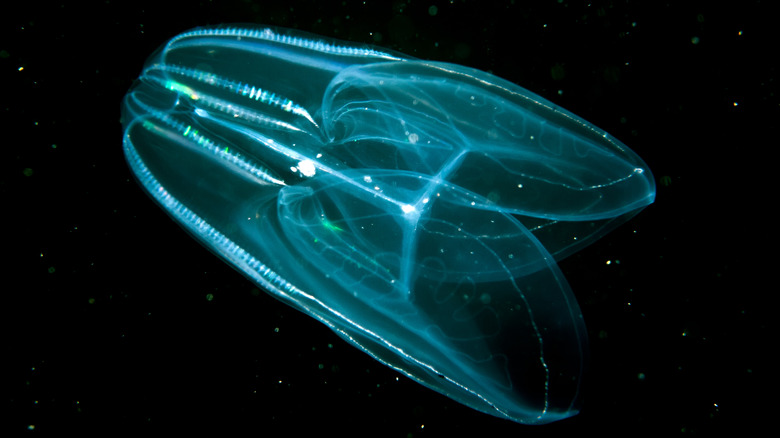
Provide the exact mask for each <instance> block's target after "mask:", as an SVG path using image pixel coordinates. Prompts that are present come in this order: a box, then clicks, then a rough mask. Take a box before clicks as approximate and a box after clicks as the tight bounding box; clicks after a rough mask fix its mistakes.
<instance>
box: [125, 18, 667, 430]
mask: <svg viewBox="0 0 780 438" xmlns="http://www.w3.org/2000/svg"><path fill="white" fill-rule="evenodd" d="M122 123H123V125H124V151H125V155H126V157H127V161H128V163H129V165H130V168H131V169H132V171H133V173H134V174H135V175H136V177H137V178H138V180H139V181H140V183H141V185H142V186H143V187H144V189H145V190H146V191H147V192H148V193H149V194H150V195H151V196H152V198H153V199H154V200H155V201H157V202H158V203H159V204H160V205H161V206H162V208H163V209H165V211H167V212H168V214H170V215H171V216H172V217H173V218H174V219H175V220H176V221H177V222H178V223H179V224H181V226H182V227H184V228H185V229H186V230H187V231H189V232H190V233H192V234H193V235H194V236H196V238H197V239H198V240H200V242H201V243H202V244H203V245H205V246H206V247H208V248H209V249H210V250H212V251H213V252H215V253H216V254H218V255H219V256H220V257H222V258H223V259H225V260H226V261H227V262H228V263H230V264H231V265H233V266H234V267H235V268H236V269H237V270H239V271H240V272H242V273H243V274H244V275H246V276H247V277H249V278H250V279H251V280H252V281H254V282H255V283H257V284H258V285H259V286H261V287H262V288H263V289H265V290H266V291H268V292H269V293H270V294H271V295H273V296H274V297H276V298H278V299H279V300H281V301H283V302H285V303H287V304H289V305H291V306H293V307H295V308H297V309H298V310H300V311H302V312H304V313H306V314H308V315H310V316H312V317H314V318H316V319H317V320H319V321H321V322H322V323H324V324H325V325H327V326H328V327H330V328H331V329H332V330H334V331H335V332H336V333H337V334H338V335H339V336H341V337H342V338H343V339H344V340H346V341H347V342H349V343H350V344H352V345H354V346H356V347H357V348H359V349H361V350H363V351H364V352H366V353H368V354H369V355H371V356H372V357H374V358H375V359H377V360H378V361H380V362H382V363H384V364H386V365H388V366H390V367H392V368H393V369H395V370H398V371H399V372H401V373H403V374H405V375H406V376H408V377H410V378H412V379H414V380H416V381H418V382H420V383H422V384H423V385H425V386H427V387H429V388H431V389H434V390H436V391H438V392H440V393H442V394H444V395H446V396H447V397H450V398H452V399H454V400H457V401H458V402H460V403H463V404H465V405H467V406H470V407H472V408H474V409H477V410H479V411H482V412H485V413H488V414H491V415H495V416H497V417H502V418H507V419H510V420H514V421H517V422H520V423H528V424H540V423H547V422H550V421H555V420H558V419H561V418H565V417H568V416H571V415H574V414H576V412H577V410H578V406H579V401H578V400H579V395H580V391H581V387H582V383H581V382H582V374H583V368H584V365H585V358H586V356H587V334H586V330H585V325H584V322H583V318H582V314H581V312H580V309H579V306H578V305H577V302H576V300H575V298H574V296H573V294H572V292H571V290H570V288H569V285H568V284H567V282H566V279H565V278H564V277H563V275H562V274H561V272H560V270H559V269H558V266H557V264H556V260H560V259H562V258H564V257H566V256H567V255H570V254H572V253H574V252H575V251H578V250H580V249H581V248H583V247H584V246H586V245H588V244H589V243H591V242H593V241H594V240H596V239H598V238H599V237H601V236H603V235H604V234H605V233H607V232H608V231H609V230H611V229H613V228H614V227H615V226H617V225H618V224H620V223H622V222H624V221H626V220H627V219H628V218H630V217H631V216H633V215H634V214H636V213H638V212H639V211H640V210H641V209H642V208H643V207H645V206H647V205H648V204H650V203H652V202H653V200H654V198H655V185H654V182H653V177H652V175H651V173H650V170H649V169H648V167H647V165H646V164H645V163H644V162H643V161H642V160H641V159H640V158H639V157H638V156H637V155H636V154H635V153H634V152H632V151H631V150H630V149H629V148H628V147H626V146H625V145H624V144H623V143H621V142H620V141H618V140H616V139H615V138H613V137H611V136H610V135H608V134H607V133H605V132H604V131H602V130H601V129H599V128H597V127H595V126H593V125H591V124H590V123H588V122H586V121H585V120H583V119H581V118H579V117H577V116H575V115H573V114H571V113H569V112H567V111H565V110H563V109H561V108H559V107H557V106H556V105H554V104H552V103H551V102H548V101H547V100H545V99H542V98H541V97H539V96H537V95H535V94H533V93H531V92H529V91H527V90H525V89H523V88H520V87H518V86H517V85H515V84H513V83H510V82H508V81H505V80H503V79H500V78H498V77H496V76H493V75H491V74H489V73H485V72H483V71H479V70H475V69H472V68H468V67H463V66H460V65H454V64H447V63H442V62H433V61H423V60H418V59H415V58H412V57H410V56H406V55H403V54H400V53H396V52H392V51H389V50H384V49H380V48H372V47H365V46H355V45H351V44H349V43H346V42H340V41H334V40H327V39H324V38H321V37H317V36H313V35H306V34H302V33H299V32H294V31H290V30H285V29H270V28H260V27H258V28H238V27H232V26H219V27H208V28H200V29H195V30H192V31H189V32H186V33H183V34H181V35H179V36H177V37H175V38H173V39H172V40H170V41H169V42H168V43H166V44H165V45H164V46H162V47H161V48H160V49H159V50H158V51H157V52H156V53H155V54H154V55H152V56H151V58H150V59H149V61H148V62H147V63H146V65H145V67H144V69H143V71H142V72H141V75H140V78H139V80H138V81H137V82H136V83H135V84H134V85H133V87H132V88H131V89H130V91H129V92H128V94H127V96H126V97H125V99H124V103H123V106H122Z"/></svg>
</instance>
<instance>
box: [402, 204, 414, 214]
mask: <svg viewBox="0 0 780 438" xmlns="http://www.w3.org/2000/svg"><path fill="white" fill-rule="evenodd" d="M401 210H403V211H404V213H406V214H409V213H411V212H413V211H414V206H412V205H409V204H406V205H402V206H401Z"/></svg>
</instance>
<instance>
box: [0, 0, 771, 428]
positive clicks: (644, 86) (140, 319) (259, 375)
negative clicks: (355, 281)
mask: <svg viewBox="0 0 780 438" xmlns="http://www.w3.org/2000/svg"><path fill="white" fill-rule="evenodd" d="M20 3H21V4H16V5H14V6H13V7H14V8H16V9H15V10H10V9H6V8H4V9H3V11H2V14H0V75H1V76H0V111H2V115H1V116H0V134H1V135H2V137H0V144H2V148H1V149H0V150H1V151H2V152H1V154H2V155H0V156H1V157H2V158H0V165H1V166H2V170H1V172H2V173H0V194H2V197H3V203H2V204H0V205H2V214H0V217H2V230H3V231H4V232H5V233H4V234H5V238H4V239H3V241H4V243H5V245H3V248H4V251H3V262H2V271H0V272H2V274H3V282H2V295H1V296H0V312H2V318H1V319H2V332H1V333H2V334H1V335H2V360H1V362H2V363H3V365H5V370H4V371H2V372H0V373H1V374H0V384H2V386H1V387H0V388H1V390H2V392H1V393H0V403H2V405H0V418H2V419H0V435H3V436H16V435H22V434H25V433H26V434H31V435H32V434H51V433H52V432H54V433H58V434H59V433H61V432H63V431H69V430H73V431H96V432H100V433H101V434H103V435H104V436H114V435H116V433H120V432H123V431H136V432H141V431H145V430H150V431H151V430H166V431H180V432H181V431H189V430H199V431H207V430H211V429H212V428H213V429H214V430H216V431H219V434H220V436H222V435H225V434H227V433H228V432H234V431H237V432H244V433H246V432H251V433H252V434H260V435H268V436H279V435H291V434H295V433H297V432H301V431H304V430H310V429H311V428H314V429H315V430H316V431H317V432H319V433H321V434H337V435H340V436H388V437H439V436H471V435H478V436H509V435H517V436H520V435H522V436H536V435H544V436H557V435H563V434H567V435H569V436H575V435H574V434H586V435H590V434H594V433H596V434H600V435H634V436H635V435H646V434H664V435H669V434H677V433H681V434H694V435H705V436H706V435H710V434H712V433H714V432H724V431H736V430H740V431H741V433H749V432H750V430H751V429H753V428H756V430H757V429H758V428H759V427H760V426H762V425H763V424H764V423H766V422H767V421H768V420H769V418H768V416H769V413H770V411H774V409H773V405H774V404H775V402H774V401H773V400H774V399H775V397H776V393H775V390H776V386H777V385H776V383H777V379H776V377H775V375H776V373H777V371H776V370H775V368H776V366H775V362H776V360H774V359H772V360H771V361H770V359H769V354H770V352H772V351H773V350H775V349H776V348H777V341H776V338H775V337H774V335H772V334H771V333H770V330H771V331H772V333H774V331H775V330H776V328H775V324H773V323H771V322H770V318H775V316H774V312H775V308H774V306H773V305H771V304H770V302H769V300H770V299H771V300H774V299H776V298H775V295H777V286H776V285H775V284H774V283H770V282H769V281H768V278H769V277H770V275H771V274H773V271H774V270H776V269H777V268H776V267H774V266H772V265H770V264H769V263H768V262H770V261H772V262H773V261H774V260H775V258H776V256H775V255H774V254H775V253H774V248H773V246H774V242H775V240H776V239H775V237H774V236H775V235H776V231H775V229H776V222H777V220H776V219H775V218H776V214H774V213H773V212H772V210H773V207H772V204H774V203H775V202H776V201H777V194H776V183H775V184H772V183H773V179H774V174H775V173H776V170H775V169H774V165H773V162H774V160H775V158H774V151H775V150H777V149H778V145H780V143H778V132H777V131H778V130H777V125H778V121H780V118H779V117H778V113H780V111H778V108H779V107H778V98H777V81H776V76H777V67H778V62H777V61H778V55H777V47H778V44H777V42H778V40H777V36H776V32H775V31H774V30H773V27H776V25H775V23H774V17H775V15H774V14H772V13H770V11H769V8H768V7H766V4H768V3H771V2H760V1H755V0H750V1H740V2H733V4H729V2H710V1H700V2H676V1H675V2H668V3H665V2H638V1H592V2H580V1H566V0H560V1H556V0H552V1H535V2H525V1H520V0H517V1H495V2H488V1H468V0H454V1H442V0H427V1H417V0H408V1H387V2H384V1H369V0H367V1H274V2H271V1H213V2H211V1H182V2H166V1H132V2H120V1H101V2H97V1H95V2H88V1H82V2H60V3H58V2H51V3H46V2H44V3H40V2H32V1H26V2H20ZM716 3H717V5H716ZM434 6H435V7H436V10H435V11H434V10H433V9H432V7H434ZM230 22H243V23H259V24H267V25H274V26H281V27H289V28H296V29H301V30H305V31H308V32H312V33H316V34H321V35H326V36H329V37H336V38H340V39H344V40H350V41H353V42H356V43H371V44H377V45H380V46H383V47H388V48H391V49H395V50H398V51H401V52H404V53H408V54H411V55H413V56H417V57H420V58H426V59H435V60H441V61H449V62H455V63H459V64H464V65H468V66H472V67H476V68H479V69H482V70H487V71H490V72H492V73H494V74H496V75H498V76H501V77H503V78H506V79H508V80H510V81H513V82H515V83H517V84H519V85H521V86H523V87H525V88H527V89H529V90H531V91H533V92H535V93H538V94H540V95H542V96H543V97H546V98H547V99H550V100H552V101H553V102H555V103H557V104H560V105H561V106H563V107H564V108H566V109H568V110H570V111H572V112H573V113H575V114H577V115H579V116H582V117H583V118H585V119H586V120H589V121H591V122H593V123H594V124H596V125H597V126H599V127H601V128H603V129H605V130H606V131H608V132H610V133H611V134H613V135H615V136H616V137H617V138H619V139H621V140H622V141H623V142H625V143H626V144H627V145H628V146H629V147H631V148H632V149H633V150H634V151H636V152H637V153H638V154H639V155H640V156H641V157H642V158H643V159H644V160H645V161H646V162H647V163H648V165H649V166H650V168H651V169H652V171H653V173H654V175H655V177H656V182H657V185H658V197H657V200H656V203H655V204H654V205H652V206H650V207H648V208H647V209H646V210H645V211H644V212H642V213H641V214H640V215H638V216H637V217H636V218H634V219H633V220H632V221H631V222H629V223H627V224H625V225H623V226H622V227H621V228H619V229H617V230H616V231H614V232H612V233H611V234H609V235H607V236H606V237H604V238H603V239H602V240H600V241H599V242H597V243H595V244H594V245H592V246H591V247H589V248H587V249H585V250H583V251H581V252H580V253H578V254H576V255H574V256H572V257H570V258H569V259H567V260H564V261H563V262H562V263H561V264H560V265H561V268H562V270H563V271H564V274H565V275H566V277H567V278H568V280H569V282H570V283H571V286H572V289H573V290H574V293H575V295H576V296H577V298H578V300H579V303H580V306H581V307H582V311H583V313H584V315H585V320H586V323H587V326H588V330H589V333H590V342H591V363H590V368H589V371H588V374H587V376H586V378H587V380H586V388H585V398H584V407H583V409H582V411H581V413H580V414H579V415H578V416H576V417H573V418H571V419H567V420H564V421H561V422H558V423H554V424H551V425H547V426H540V427H530V426H522V425H518V424H514V423H512V422H509V421H505V420H500V419H496V418H493V417H490V416H488V415H485V414H481V413H478V412H476V411H473V410H471V409H469V408H466V407H464V406H461V405H459V404H457V403H455V402H453V401H451V400H449V399H447V398H446V397H444V396H441V395H439V394H437V393H435V392H433V391H430V390H428V389H426V388H424V387H422V386H420V385H418V384H417V383H414V382H412V381H410V380H408V379H406V378H404V377H402V376H400V375H398V374H397V373H396V372H394V371H392V370H390V369H389V368H386V367H384V366H383V365H381V364H379V363H377V362H375V361H373V360H372V359H371V358H370V357H368V356H367V355H365V354H363V353H360V352H359V351H357V350H356V349H354V348H352V347H350V346H348V345H347V344H345V343H344V342H343V341H341V340H340V339H339V338H337V337H336V336H335V335H334V334H332V333H331V332H330V331H329V330H328V329H327V328H325V327H324V326H322V325H321V324H319V323H317V322H315V321H314V320H312V319H311V318H309V317H307V316H305V315H302V314H300V313H298V312H297V311H294V310H292V309H291V308H288V307H286V306H285V305H283V304H281V303H279V302H277V301H275V300H274V299H272V298H270V297H269V296H268V295H266V294H265V293H264V292H262V291H259V290H258V289H257V288H256V287H255V286H254V285H253V284H251V283H250V282H249V281H247V280H246V279H244V278H243V277H242V276H241V275H240V274H238V273H237V272H235V271H234V270H232V269H231V268H230V267H228V266H227V265H225V264H224V263H222V262H221V261H220V260H219V259H218V258H217V257H215V256H213V255H212V254H211V253H209V252H208V251H207V250H206V249H204V248H202V247H201V246H200V245H199V244H198V243H196V242H195V241H194V240H193V239H191V238H190V237H189V236H188V235H187V234H186V233H185V232H183V231H182V230H181V229H180V228H179V227H178V226H177V225H176V224H174V223H173V222H172V221H171V219H170V218H169V217H168V216H167V215H166V214H165V213H164V212H163V211H162V210H161V209H160V208H158V207H157V206H156V205H155V204H154V203H153V202H152V201H151V200H150V199H149V198H148V197H147V196H146V195H145V194H144V193H143V192H142V190H141V188H140V186H138V184H137V183H136V182H135V181H134V180H133V177H132V176H131V174H130V172H129V170H128V168H127V166H126V164H125V162H124V158H123V156H122V147H121V140H122V130H121V126H120V123H119V107H120V101H121V99H122V96H123V95H124V93H125V92H126V91H127V89H128V88H129V87H130V85H131V84H132V82H133V80H134V78H135V77H136V76H137V75H138V73H139V71H140V69H141V66H142V65H143V62H144V60H145V59H146V57H147V56H148V55H149V54H150V53H151V52H152V51H154V50H155V48H157V47H158V46H159V45H161V44H163V43H164V42H165V41H166V40H167V39H169V38H171V37H172V36H174V35H176V34H177V33H180V32H182V31H184V30H187V29H190V28H192V27H196V26H202V25H207V24H218V23H230ZM608 261H611V262H612V263H610V264H607V262H608ZM618 262H619V263H618ZM767 274H769V275H767ZM770 297H771V298H770ZM453 433H455V435H453ZM247 434H249V433H247Z"/></svg>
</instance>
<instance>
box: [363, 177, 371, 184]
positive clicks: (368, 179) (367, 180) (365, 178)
mask: <svg viewBox="0 0 780 438" xmlns="http://www.w3.org/2000/svg"><path fill="white" fill-rule="evenodd" d="M363 181H365V182H367V183H370V182H371V181H372V179H371V177H370V176H368V175H366V176H364V177H363Z"/></svg>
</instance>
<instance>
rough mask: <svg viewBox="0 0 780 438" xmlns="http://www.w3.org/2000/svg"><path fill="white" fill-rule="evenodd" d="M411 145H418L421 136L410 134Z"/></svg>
mask: <svg viewBox="0 0 780 438" xmlns="http://www.w3.org/2000/svg"><path fill="white" fill-rule="evenodd" d="M408 138H409V143H411V144H416V143H417V142H418V141H419V140H420V136H419V135H417V134H409V137H408Z"/></svg>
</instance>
